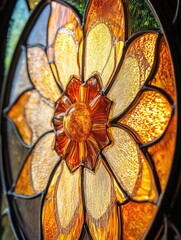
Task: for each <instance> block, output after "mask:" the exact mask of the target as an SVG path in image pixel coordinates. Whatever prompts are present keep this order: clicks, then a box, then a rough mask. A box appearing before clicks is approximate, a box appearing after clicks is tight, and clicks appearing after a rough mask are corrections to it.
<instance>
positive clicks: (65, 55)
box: [54, 28, 80, 89]
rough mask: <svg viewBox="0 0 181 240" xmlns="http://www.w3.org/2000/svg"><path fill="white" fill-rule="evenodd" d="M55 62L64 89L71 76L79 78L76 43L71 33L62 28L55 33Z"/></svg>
mask: <svg viewBox="0 0 181 240" xmlns="http://www.w3.org/2000/svg"><path fill="white" fill-rule="evenodd" d="M54 50H55V64H56V66H57V69H58V74H59V77H60V81H61V84H62V85H63V88H64V89H65V88H66V86H67V83H68V82H69V80H70V77H71V76H73V75H74V76H77V77H78V78H79V75H80V73H79V67H78V44H77V43H76V39H75V38H74V35H73V33H72V32H71V31H70V30H68V29H66V28H63V29H61V30H60V31H59V33H58V34H57V37H56V40H55V45H54Z"/></svg>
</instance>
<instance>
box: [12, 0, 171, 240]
mask: <svg viewBox="0 0 181 240" xmlns="http://www.w3.org/2000/svg"><path fill="white" fill-rule="evenodd" d="M51 5H52V11H51V15H50V18H49V24H48V45H47V48H45V47H41V46H39V45H33V46H29V47H28V48H27V61H28V72H29V76H30V79H31V82H32V85H33V89H31V90H28V91H25V92H24V93H23V94H21V96H20V97H19V98H18V99H17V101H16V102H15V103H14V104H13V105H12V107H11V108H10V110H9V111H8V116H9V118H11V119H12V120H13V121H14V123H15V125H16V128H17V130H18V132H19V134H20V136H21V139H22V141H23V142H24V144H26V145H29V146H31V150H30V153H29V155H28V157H27V159H26V161H25V163H24V166H23V167H22V169H21V171H20V174H19V177H18V179H17V181H16V184H15V188H14V192H15V194H16V195H23V196H29V197H32V196H34V195H36V194H39V193H41V192H44V194H45V197H44V201H43V204H42V216H41V222H42V233H43V237H44V239H78V238H79V237H80V235H81V233H82V231H83V230H84V227H85V228H86V229H88V232H89V233H90V235H91V236H92V238H93V239H118V238H119V234H120V227H121V223H120V221H121V220H120V207H119V205H121V204H122V203H124V204H126V202H127V201H135V202H140V201H141V202H142V201H148V202H152V203H155V202H157V200H158V196H159V184H157V181H156V172H155V171H154V170H153V169H154V168H153V166H152V161H151V159H150V158H149V154H148V153H147V151H146V150H145V148H144V150H142V149H143V148H142V147H143V146H146V145H147V144H154V143H155V142H156V141H157V140H158V139H159V138H160V137H162V136H163V134H164V132H165V130H166V128H167V126H168V124H169V121H170V118H171V115H172V107H171V104H170V102H169V98H167V95H166V94H165V93H164V91H163V90H160V89H159V87H157V86H153V84H152V82H153V81H155V78H156V75H155V72H154V71H155V70H154V69H155V62H156V59H155V56H156V47H157V45H158V44H159V43H160V38H159V34H158V33H157V32H154V31H149V32H143V33H139V34H137V35H135V36H134V37H132V38H131V39H129V40H127V32H128V30H127V29H126V28H125V25H126V24H127V23H125V11H124V7H123V4H122V1H120V0H119V1H118V0H116V1H115V0H114V1H110V0H104V1H100V0H92V1H90V3H89V5H88V7H87V12H86V13H85V20H84V22H85V24H84V26H83V27H81V24H80V20H79V18H78V16H77V15H76V13H75V12H74V11H73V10H72V9H71V7H70V6H68V5H64V4H62V3H58V2H52V3H51ZM162 42H163V44H164V43H165V42H164V39H162ZM45 49H46V51H45ZM158 71H160V74H161V71H162V69H160V70H158Z"/></svg>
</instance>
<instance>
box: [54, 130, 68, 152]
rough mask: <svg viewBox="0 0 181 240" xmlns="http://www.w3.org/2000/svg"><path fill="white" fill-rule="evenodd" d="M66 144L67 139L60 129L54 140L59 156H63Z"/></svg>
mask: <svg viewBox="0 0 181 240" xmlns="http://www.w3.org/2000/svg"><path fill="white" fill-rule="evenodd" d="M68 144H69V138H68V137H67V135H66V134H65V133H64V132H61V129H60V130H57V131H56V139H55V149H56V152H57V153H58V154H59V155H60V156H64V154H65V151H66V149H67V146H68Z"/></svg>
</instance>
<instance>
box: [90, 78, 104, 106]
mask: <svg viewBox="0 0 181 240" xmlns="http://www.w3.org/2000/svg"><path fill="white" fill-rule="evenodd" d="M86 86H87V87H88V102H89V103H90V102H91V101H92V100H93V99H94V98H96V97H97V95H98V94H99V93H100V91H101V86H100V83H99V80H98V79H97V78H96V77H95V76H94V77H91V78H90V79H89V80H88V81H87V82H86Z"/></svg>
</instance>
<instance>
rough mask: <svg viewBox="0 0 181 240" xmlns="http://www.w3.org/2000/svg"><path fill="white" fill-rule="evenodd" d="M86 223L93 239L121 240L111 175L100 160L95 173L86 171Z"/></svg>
mask: <svg viewBox="0 0 181 240" xmlns="http://www.w3.org/2000/svg"><path fill="white" fill-rule="evenodd" d="M84 193H85V206H86V211H87V213H86V222H87V225H88V228H89V231H90V234H91V236H92V238H93V239H101V240H103V239H119V231H118V224H119V223H118V222H119V220H118V212H117V206H116V202H115V201H116V199H115V192H114V187H113V181H112V178H111V175H109V173H108V171H107V170H106V169H105V167H104V165H103V164H102V162H101V161H100V160H99V163H98V165H97V168H96V170H95V173H94V172H92V171H90V170H88V169H84Z"/></svg>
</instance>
